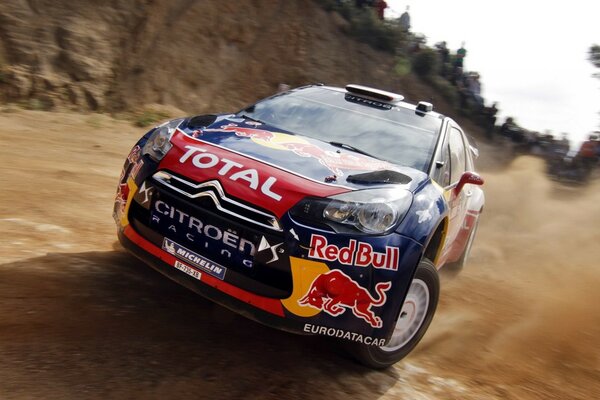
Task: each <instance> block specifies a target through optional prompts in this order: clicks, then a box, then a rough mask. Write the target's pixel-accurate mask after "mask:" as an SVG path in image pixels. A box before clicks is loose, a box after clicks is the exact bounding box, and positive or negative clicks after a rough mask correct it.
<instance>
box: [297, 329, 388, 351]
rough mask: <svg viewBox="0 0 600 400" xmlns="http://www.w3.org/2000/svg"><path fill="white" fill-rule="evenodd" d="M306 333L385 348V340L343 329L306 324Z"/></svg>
mask: <svg viewBox="0 0 600 400" xmlns="http://www.w3.org/2000/svg"><path fill="white" fill-rule="evenodd" d="M304 332H306V333H312V334H313V335H325V336H331V337H336V338H340V339H346V340H352V341H354V342H358V343H363V344H366V345H368V346H384V345H385V339H383V338H382V339H377V338H372V337H371V336H366V335H362V334H360V333H356V332H349V331H345V330H343V329H337V328H329V327H326V326H320V325H312V324H304Z"/></svg>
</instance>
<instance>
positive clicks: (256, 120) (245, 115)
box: [238, 113, 264, 124]
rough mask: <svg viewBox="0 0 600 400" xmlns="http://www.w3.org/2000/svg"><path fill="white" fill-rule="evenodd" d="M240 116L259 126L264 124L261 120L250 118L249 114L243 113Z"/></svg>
mask: <svg viewBox="0 0 600 400" xmlns="http://www.w3.org/2000/svg"><path fill="white" fill-rule="evenodd" d="M238 116H239V117H242V118H246V119H249V120H250V121H254V122H258V123H259V124H264V122H263V121H261V120H260V119H256V118H252V117H251V116H249V115H248V114H246V113H241V114H239V115H238Z"/></svg>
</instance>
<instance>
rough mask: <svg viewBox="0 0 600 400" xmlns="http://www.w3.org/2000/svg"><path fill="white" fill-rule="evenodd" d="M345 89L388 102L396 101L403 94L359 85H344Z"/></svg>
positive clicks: (400, 98)
mask: <svg viewBox="0 0 600 400" xmlns="http://www.w3.org/2000/svg"><path fill="white" fill-rule="evenodd" d="M346 90H347V91H348V92H350V93H353V94H356V95H359V96H364V97H369V98H371V99H375V100H379V101H385V102H388V103H397V102H399V101H402V100H403V99H404V96H402V95H401V94H397V93H392V92H386V91H385V90H379V89H374V88H370V87H367V86H361V85H346Z"/></svg>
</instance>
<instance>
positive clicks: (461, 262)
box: [442, 210, 482, 277]
mask: <svg viewBox="0 0 600 400" xmlns="http://www.w3.org/2000/svg"><path fill="white" fill-rule="evenodd" d="M481 211H482V210H480V211H479V214H478V215H477V219H476V220H475V222H474V223H473V229H471V233H470V234H469V239H467V244H466V245H465V248H464V249H463V252H462V254H461V255H460V258H459V259H458V260H456V261H455V262H452V263H448V264H446V265H445V266H444V267H443V268H442V272H444V273H446V274H447V275H450V276H451V277H454V276H456V275H458V274H459V273H460V271H462V270H463V269H464V268H465V267H466V266H467V262H468V261H469V255H470V254H471V247H473V241H474V240H475V235H476V234H477V227H478V226H479V216H480V215H481Z"/></svg>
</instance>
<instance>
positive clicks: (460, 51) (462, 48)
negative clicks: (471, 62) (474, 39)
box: [454, 42, 467, 68]
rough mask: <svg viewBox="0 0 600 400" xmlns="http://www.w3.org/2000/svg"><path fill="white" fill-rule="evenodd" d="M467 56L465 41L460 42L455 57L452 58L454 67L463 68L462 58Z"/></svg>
mask: <svg viewBox="0 0 600 400" xmlns="http://www.w3.org/2000/svg"><path fill="white" fill-rule="evenodd" d="M466 56H467V50H466V49H465V42H462V43H461V45H460V49H458V50H456V57H455V58H454V68H458V67H460V68H464V60H465V57H466Z"/></svg>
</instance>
